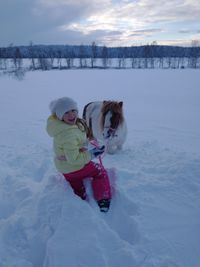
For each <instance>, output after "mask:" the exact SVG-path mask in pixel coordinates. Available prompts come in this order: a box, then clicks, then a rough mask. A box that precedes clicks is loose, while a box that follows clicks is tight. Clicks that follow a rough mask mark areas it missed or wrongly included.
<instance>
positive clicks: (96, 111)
mask: <svg viewBox="0 0 200 267" xmlns="http://www.w3.org/2000/svg"><path fill="white" fill-rule="evenodd" d="M83 119H85V121H86V123H87V125H88V127H89V129H90V132H91V134H92V135H93V137H94V138H95V139H97V140H99V141H103V143H104V144H105V145H106V151H107V153H109V154H114V153H116V152H117V151H118V150H121V149H122V146H123V144H124V142H125V140H126V136H127V126H126V122H125V119H124V115H123V102H122V101H121V102H117V101H102V102H91V103H88V104H87V105H85V107H84V109H83Z"/></svg>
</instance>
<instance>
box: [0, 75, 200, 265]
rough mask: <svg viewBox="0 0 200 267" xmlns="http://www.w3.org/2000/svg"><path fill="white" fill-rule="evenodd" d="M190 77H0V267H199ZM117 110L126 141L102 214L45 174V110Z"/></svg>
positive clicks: (194, 102)
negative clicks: (56, 105)
mask: <svg viewBox="0 0 200 267" xmlns="http://www.w3.org/2000/svg"><path fill="white" fill-rule="evenodd" d="M199 85H200V75H199V71H198V70H71V71H49V72H29V73H27V74H26V76H25V78H24V80H22V81H18V80H15V79H12V78H9V77H7V76H1V77H0V121H1V127H0V162H1V165H0V267H136V266H137V267H199V266H200V257H199V255H200V209H199V207H200V123H199V114H200V88H199ZM60 96H69V97H72V98H74V99H75V100H77V102H78V104H79V108H80V114H81V112H82V109H83V106H84V105H85V104H86V103H88V102H90V101H93V100H104V99H113V100H123V101H124V108H125V117H126V120H127V124H128V138H127V141H126V144H125V147H124V149H123V151H121V152H120V153H118V154H116V155H106V156H105V157H104V158H103V162H104V164H105V166H106V167H107V168H112V167H114V168H115V169H116V171H117V176H118V177H117V181H116V192H115V195H114V197H113V201H112V204H111V209H110V211H109V213H107V214H102V213H100V212H99V210H98V208H97V206H96V203H95V202H94V200H93V199H92V196H91V193H90V192H91V190H90V185H89V183H87V190H88V193H89V195H90V201H89V203H88V202H85V201H82V200H81V199H79V198H78V197H76V196H75V195H74V194H73V193H72V190H71V189H70V187H69V186H68V184H67V183H66V182H65V181H64V180H63V178H62V176H61V175H59V174H58V173H57V172H56V170H55V168H54V165H53V152H52V140H51V139H50V138H49V137H48V135H47V133H46V131H45V127H46V119H47V117H48V115H49V109H48V105H49V102H50V101H51V100H52V99H54V98H57V97H60Z"/></svg>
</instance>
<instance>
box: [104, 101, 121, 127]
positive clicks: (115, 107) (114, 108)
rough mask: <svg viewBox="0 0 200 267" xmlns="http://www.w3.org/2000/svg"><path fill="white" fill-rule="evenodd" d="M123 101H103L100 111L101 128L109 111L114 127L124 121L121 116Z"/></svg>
mask: <svg viewBox="0 0 200 267" xmlns="http://www.w3.org/2000/svg"><path fill="white" fill-rule="evenodd" d="M122 106H123V102H117V101H103V105H102V109H101V113H102V117H101V128H102V129H103V128H104V123H105V116H106V114H107V113H108V112H109V111H110V112H111V114H112V117H111V125H112V127H113V128H114V129H115V128H117V127H118V126H119V125H120V124H122V123H123V121H124V116H123V109H122Z"/></svg>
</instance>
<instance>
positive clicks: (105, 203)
mask: <svg viewBox="0 0 200 267" xmlns="http://www.w3.org/2000/svg"><path fill="white" fill-rule="evenodd" d="M97 203H98V205H99V208H100V211H101V212H107V211H108V210H109V207H110V199H101V200H99V201H97Z"/></svg>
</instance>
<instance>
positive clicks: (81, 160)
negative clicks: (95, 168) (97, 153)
mask: <svg viewBox="0 0 200 267" xmlns="http://www.w3.org/2000/svg"><path fill="white" fill-rule="evenodd" d="M68 140H70V141H68ZM68 140H66V141H65V142H64V144H63V149H64V153H65V157H66V160H67V162H68V163H69V164H72V165H74V164H75V165H76V164H80V165H83V166H84V165H85V164H86V163H88V162H89V161H90V160H91V155H90V153H89V152H88V151H83V152H80V151H79V144H78V141H77V140H76V138H75V137H74V136H70V137H69V138H68Z"/></svg>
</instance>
